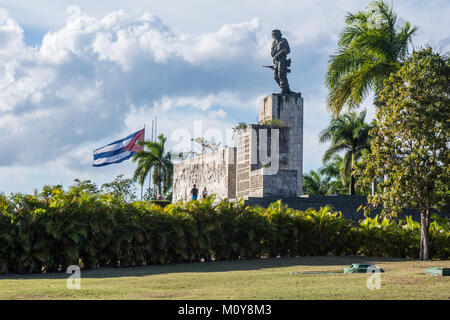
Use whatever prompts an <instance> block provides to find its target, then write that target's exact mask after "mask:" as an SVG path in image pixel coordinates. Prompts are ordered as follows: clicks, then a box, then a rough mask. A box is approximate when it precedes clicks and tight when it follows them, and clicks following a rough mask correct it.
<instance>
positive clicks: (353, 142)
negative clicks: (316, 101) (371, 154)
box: [319, 110, 372, 194]
mask: <svg viewBox="0 0 450 320" xmlns="http://www.w3.org/2000/svg"><path fill="white" fill-rule="evenodd" d="M365 118H366V111H365V110H364V111H363V112H361V113H360V114H357V113H356V112H349V113H345V114H342V115H340V116H339V117H338V118H337V119H332V120H331V122H330V124H329V125H328V127H327V128H325V129H324V130H323V131H322V132H321V133H320V136H319V141H320V142H321V143H323V142H327V141H331V146H330V147H329V148H328V149H327V150H326V151H325V154H324V155H323V163H324V164H326V163H327V162H328V161H329V160H330V159H331V158H332V157H333V156H334V155H336V154H338V153H340V152H343V151H345V154H344V157H343V159H342V164H341V167H340V175H341V178H342V179H343V178H347V179H349V194H355V177H354V175H353V172H352V171H353V168H354V167H355V162H356V161H358V159H359V158H360V157H361V153H362V151H363V150H364V149H369V148H370V136H369V131H370V130H371V129H372V125H370V124H367V123H365V122H364V119H365Z"/></svg>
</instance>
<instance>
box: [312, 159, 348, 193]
mask: <svg viewBox="0 0 450 320" xmlns="http://www.w3.org/2000/svg"><path fill="white" fill-rule="evenodd" d="M343 160H344V159H342V157H341V156H340V155H338V154H335V155H334V156H333V157H332V158H331V159H330V160H329V161H327V163H326V164H325V165H324V166H323V167H321V168H320V169H319V172H320V174H322V175H325V176H326V177H328V178H329V183H328V184H329V186H328V192H327V194H339V193H343V192H345V189H346V186H347V185H348V183H349V182H348V179H347V177H345V176H344V175H342V172H341V167H342V162H343Z"/></svg>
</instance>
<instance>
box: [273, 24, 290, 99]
mask: <svg viewBox="0 0 450 320" xmlns="http://www.w3.org/2000/svg"><path fill="white" fill-rule="evenodd" d="M272 38H273V42H272V49H271V55H272V58H273V68H272V69H273V71H274V78H275V81H276V82H277V84H278V86H279V87H280V88H281V93H282V94H289V93H292V91H291V90H290V89H289V83H288V80H287V77H286V74H287V73H289V72H291V70H289V67H290V66H291V59H287V55H288V54H289V53H290V52H291V49H290V48H289V43H288V42H287V40H286V39H285V38H282V37H281V31H280V30H273V31H272Z"/></svg>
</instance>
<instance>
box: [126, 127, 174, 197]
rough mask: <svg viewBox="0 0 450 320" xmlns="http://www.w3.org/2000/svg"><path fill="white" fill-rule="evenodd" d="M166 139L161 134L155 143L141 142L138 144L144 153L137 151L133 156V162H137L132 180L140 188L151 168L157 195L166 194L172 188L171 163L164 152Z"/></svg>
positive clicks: (170, 157)
mask: <svg viewBox="0 0 450 320" xmlns="http://www.w3.org/2000/svg"><path fill="white" fill-rule="evenodd" d="M166 140H167V138H164V135H163V134H160V135H159V136H158V139H157V141H149V140H142V141H139V142H138V144H139V145H140V146H144V151H139V152H137V153H136V154H135V155H134V156H133V162H136V161H137V168H136V170H135V171H134V175H133V180H134V181H138V182H139V184H140V185H141V186H142V185H143V184H144V181H145V178H146V176H147V175H148V174H149V172H150V170H151V169H152V168H153V183H154V184H155V185H157V186H158V193H159V194H162V191H163V192H167V191H168V190H169V189H170V188H171V187H172V178H173V163H172V155H171V153H170V152H167V153H166V152H165V151H164V145H165V142H166Z"/></svg>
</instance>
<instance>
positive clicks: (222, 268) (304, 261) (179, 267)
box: [0, 256, 411, 281]
mask: <svg viewBox="0 0 450 320" xmlns="http://www.w3.org/2000/svg"><path fill="white" fill-rule="evenodd" d="M405 261H411V260H408V259H396V258H380V257H363V256H345V257H335V256H326V257H325V256H324V257H294V258H262V259H254V260H233V261H214V262H203V263H177V264H168V265H150V266H135V267H126V268H99V269H89V270H81V278H82V279H83V278H84V279H101V278H119V277H143V276H149V275H158V274H170V273H203V272H228V271H253V270H254V271H256V270H262V269H271V268H283V267H292V266H318V267H326V266H347V265H350V264H352V263H372V262H378V263H379V262H405ZM68 276H69V274H67V273H65V272H61V273H44V274H43V273H36V274H28V275H22V274H20V275H19V274H7V275H0V281H1V280H27V279H28V280H36V279H65V278H67V277H68Z"/></svg>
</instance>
